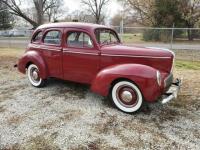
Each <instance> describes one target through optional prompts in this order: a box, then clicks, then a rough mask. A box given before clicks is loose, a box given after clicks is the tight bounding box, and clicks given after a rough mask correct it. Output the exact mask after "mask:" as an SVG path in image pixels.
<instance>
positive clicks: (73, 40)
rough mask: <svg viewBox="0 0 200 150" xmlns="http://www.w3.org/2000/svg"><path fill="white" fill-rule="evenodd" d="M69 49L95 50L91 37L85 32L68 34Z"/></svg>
mask: <svg viewBox="0 0 200 150" xmlns="http://www.w3.org/2000/svg"><path fill="white" fill-rule="evenodd" d="M67 35H68V36H67V40H66V42H67V45H68V47H77V48H93V42H92V39H91V38H90V36H89V35H88V34H86V33H84V32H79V31H73V32H68V34H67Z"/></svg>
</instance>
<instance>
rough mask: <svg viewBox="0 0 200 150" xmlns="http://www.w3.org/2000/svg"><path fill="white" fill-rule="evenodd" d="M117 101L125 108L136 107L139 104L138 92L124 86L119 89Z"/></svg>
mask: <svg viewBox="0 0 200 150" xmlns="http://www.w3.org/2000/svg"><path fill="white" fill-rule="evenodd" d="M116 92H117V94H116V95H117V100H118V101H119V103H121V105H123V106H124V107H129V108H130V107H134V106H135V105H137V102H138V95H137V93H136V91H135V90H134V89H133V88H131V87H130V86H128V85H122V86H120V87H118V88H117V91H116Z"/></svg>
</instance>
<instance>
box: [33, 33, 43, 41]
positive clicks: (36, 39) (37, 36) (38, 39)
mask: <svg viewBox="0 0 200 150" xmlns="http://www.w3.org/2000/svg"><path fill="white" fill-rule="evenodd" d="M41 38H42V31H39V32H38V33H36V34H35V36H34V37H33V39H32V42H39V41H40V40H41Z"/></svg>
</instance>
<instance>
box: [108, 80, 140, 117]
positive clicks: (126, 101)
mask: <svg viewBox="0 0 200 150" xmlns="http://www.w3.org/2000/svg"><path fill="white" fill-rule="evenodd" d="M111 99H112V101H113V103H114V105H115V106H116V107H117V108H118V109H120V110H121V111H123V112H126V113H134V112H136V111H138V110H139V109H140V108H141V106H142V103H143V96H142V93H141V91H140V89H139V88H138V87H137V85H135V84H134V83H132V82H130V81H119V82H117V83H115V84H114V86H113V87H112V90H111Z"/></svg>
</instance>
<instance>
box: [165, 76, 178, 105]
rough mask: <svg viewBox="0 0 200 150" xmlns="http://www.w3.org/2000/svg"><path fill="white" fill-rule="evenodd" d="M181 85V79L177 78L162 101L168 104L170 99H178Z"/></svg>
mask: <svg viewBox="0 0 200 150" xmlns="http://www.w3.org/2000/svg"><path fill="white" fill-rule="evenodd" d="M180 87H181V80H180V79H176V81H175V82H174V83H172V85H171V87H170V89H169V90H168V91H167V92H166V93H165V94H164V95H163V96H162V100H161V103H162V104H166V103H168V102H169V101H171V100H173V99H176V98H177V96H178V92H179V90H180Z"/></svg>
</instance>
